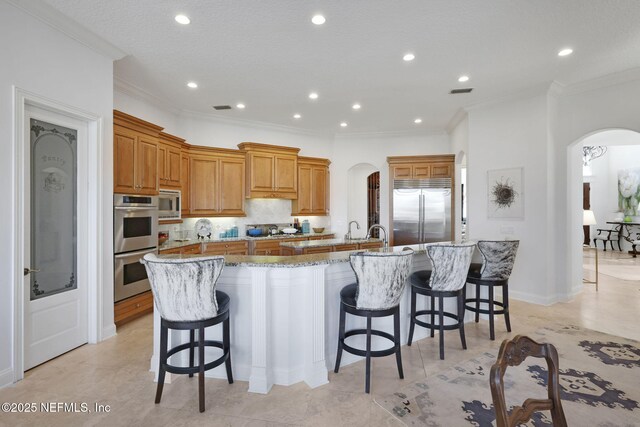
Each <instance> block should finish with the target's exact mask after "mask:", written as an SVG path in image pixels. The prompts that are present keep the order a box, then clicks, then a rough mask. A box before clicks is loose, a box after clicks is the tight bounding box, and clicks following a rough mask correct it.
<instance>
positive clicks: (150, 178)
mask: <svg viewBox="0 0 640 427" xmlns="http://www.w3.org/2000/svg"><path fill="white" fill-rule="evenodd" d="M136 152H137V158H136V162H135V163H136V173H137V176H138V179H137V181H138V182H137V184H138V191H137V193H139V194H152V195H155V194H158V143H157V141H155V140H153V139H151V138H146V137H144V136H140V137H139V138H138V144H137V149H136Z"/></svg>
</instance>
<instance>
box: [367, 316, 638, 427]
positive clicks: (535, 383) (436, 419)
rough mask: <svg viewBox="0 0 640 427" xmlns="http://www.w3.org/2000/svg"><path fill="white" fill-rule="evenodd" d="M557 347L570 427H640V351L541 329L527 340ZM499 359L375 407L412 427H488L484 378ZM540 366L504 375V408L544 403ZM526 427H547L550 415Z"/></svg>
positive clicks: (491, 418) (590, 334)
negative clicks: (528, 401)
mask: <svg viewBox="0 0 640 427" xmlns="http://www.w3.org/2000/svg"><path fill="white" fill-rule="evenodd" d="M527 335H528V336H530V337H531V338H533V339H534V340H536V341H538V342H549V343H552V344H553V345H555V346H556V349H557V350H558V354H559V358H560V383H561V385H562V394H561V399H562V405H563V409H564V412H565V415H566V417H567V422H568V425H569V426H599V427H613V426H624V427H627V426H640V343H639V342H636V341H631V340H626V339H624V338H620V337H616V336H613V335H608V334H603V333H599V332H596V331H591V330H588V329H582V328H578V327H575V326H564V327H561V326H558V327H556V328H551V327H548V328H541V329H538V330H536V331H535V332H534V333H530V334H527ZM496 358H497V351H496V352H487V353H482V354H479V355H478V356H477V357H474V358H472V359H469V360H467V361H466V362H464V363H461V364H458V365H456V366H454V367H453V368H450V369H447V370H444V371H442V372H439V373H437V374H434V375H432V376H429V377H427V378H426V379H425V380H421V381H417V382H414V383H412V384H410V385H408V386H406V387H404V388H402V389H400V390H398V391H397V392H395V393H393V394H391V395H388V396H384V397H383V398H379V399H376V402H377V403H378V404H379V405H380V406H382V407H383V408H384V409H386V410H387V411H389V412H390V413H391V414H393V415H394V416H395V417H397V418H398V419H399V420H401V421H402V422H403V423H405V424H406V425H410V426H446V427H450V426H479V427H484V426H493V425H495V413H494V411H493V404H492V399H491V390H490V387H489V371H490V369H491V365H493V363H495V361H496ZM546 379H547V370H546V362H545V361H544V359H536V358H528V359H527V360H526V361H525V362H524V363H523V364H522V365H520V366H518V367H509V368H507V373H506V375H505V381H504V382H505V396H506V399H507V404H508V405H509V406H513V405H520V404H522V402H523V401H524V400H525V399H526V398H529V397H532V398H542V399H544V398H546V392H547V389H546ZM527 425H529V426H547V425H552V423H551V416H550V414H549V413H548V412H541V413H537V414H535V415H534V418H533V420H532V421H530V422H529V424H527Z"/></svg>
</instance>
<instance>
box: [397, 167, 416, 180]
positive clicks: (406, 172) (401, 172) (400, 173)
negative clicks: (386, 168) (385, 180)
mask: <svg viewBox="0 0 640 427" xmlns="http://www.w3.org/2000/svg"><path fill="white" fill-rule="evenodd" d="M412 177H413V168H412V167H411V165H400V166H394V167H393V178H394V179H411V178H412Z"/></svg>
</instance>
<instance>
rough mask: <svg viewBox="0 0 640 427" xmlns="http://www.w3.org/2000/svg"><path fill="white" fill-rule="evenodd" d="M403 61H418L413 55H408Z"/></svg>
mask: <svg viewBox="0 0 640 427" xmlns="http://www.w3.org/2000/svg"><path fill="white" fill-rule="evenodd" d="M402 59H404V60H405V61H407V62H408V61H413V60H414V59H416V56H415V55H414V54H413V53H406V54H405V55H404V56H403V57H402Z"/></svg>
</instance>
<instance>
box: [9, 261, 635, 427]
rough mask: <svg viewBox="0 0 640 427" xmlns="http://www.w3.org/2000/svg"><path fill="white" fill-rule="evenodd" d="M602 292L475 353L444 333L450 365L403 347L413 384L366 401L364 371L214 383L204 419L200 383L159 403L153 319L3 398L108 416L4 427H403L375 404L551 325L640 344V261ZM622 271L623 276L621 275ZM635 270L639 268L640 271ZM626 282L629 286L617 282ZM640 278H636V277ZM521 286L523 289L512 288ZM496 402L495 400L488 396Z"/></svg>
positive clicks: (24, 421) (520, 322)
mask: <svg viewBox="0 0 640 427" xmlns="http://www.w3.org/2000/svg"><path fill="white" fill-rule="evenodd" d="M592 255H593V252H585V266H586V270H585V275H587V276H588V277H593V271H591V270H590V268H591V267H590V265H592V264H593V258H592ZM600 263H601V264H602V265H608V266H610V267H612V268H606V269H605V270H606V271H607V273H608V274H600V283H599V288H600V290H599V291H598V292H596V290H595V286H594V285H590V284H585V288H584V290H583V291H582V292H581V293H580V295H578V296H576V298H575V299H574V300H572V301H571V302H568V303H561V304H555V305H552V306H549V307H544V306H539V305H533V304H528V303H525V302H521V301H517V300H513V299H512V301H511V313H512V326H513V332H512V333H508V332H507V331H506V328H505V325H504V320H503V319H502V317H497V319H496V340H495V341H490V340H489V328H488V323H487V322H486V321H481V322H480V323H477V324H476V323H473V322H472V323H467V325H466V337H467V346H468V350H467V351H464V350H462V348H461V345H460V339H459V335H458V333H457V331H447V332H445V360H440V359H439V355H438V336H437V334H436V336H435V337H434V338H425V339H422V340H419V341H416V342H414V344H413V345H412V346H411V347H407V346H403V347H402V360H403V367H404V373H405V379H404V380H400V379H399V378H398V371H397V367H396V361H395V357H394V356H388V357H384V358H378V359H374V360H373V362H372V381H371V387H372V390H371V391H372V392H371V394H370V395H367V394H365V393H364V371H365V369H364V362H358V363H355V364H352V365H349V366H344V367H342V368H341V369H340V372H339V373H338V374H334V373H333V371H332V370H331V371H330V372H329V381H330V383H329V384H327V385H324V386H322V387H318V388H316V389H310V388H309V387H308V386H306V385H305V384H304V383H300V384H295V385H293V386H291V387H281V386H275V387H274V388H273V389H272V391H271V392H270V393H269V394H267V395H259V394H252V393H248V392H247V387H248V385H247V383H246V382H242V381H236V382H235V383H234V384H233V385H229V384H228V383H227V382H226V381H225V380H217V379H207V380H206V382H205V387H206V390H205V397H206V411H205V412H204V413H202V414H201V413H199V412H198V381H197V377H194V378H191V379H190V378H188V377H186V376H179V377H178V378H177V379H176V380H175V381H174V382H173V383H171V384H167V385H166V386H165V388H164V393H163V396H162V402H161V403H160V404H159V405H155V404H154V403H153V399H154V395H155V388H156V384H155V383H153V381H152V378H153V376H152V374H151V373H150V372H149V359H150V357H151V346H152V333H153V330H152V326H153V324H152V317H151V316H146V317H143V318H140V319H138V320H136V321H133V322H131V323H129V324H127V325H124V326H123V327H121V328H119V329H118V335H117V336H116V337H114V338H113V339H109V340H107V341H105V342H103V343H100V344H98V345H85V346H82V347H80V348H78V349H76V350H74V351H71V352H69V353H67V354H64V355H62V356H60V357H58V358H56V359H54V360H52V361H50V362H48V363H45V364H43V365H41V366H39V367H37V368H35V369H32V370H30V371H28V372H27V373H26V375H25V379H24V380H23V381H21V382H19V383H17V384H15V385H13V386H10V387H6V388H4V389H1V390H0V402H37V403H40V402H87V403H89V404H90V405H93V404H94V403H95V402H99V403H103V404H108V405H111V412H109V413H101V414H99V413H90V414H78V413H55V414H46V413H35V414H0V427H4V426H11V427H14V426H33V425H44V426H54V427H56V426H76V425H77V426H110V427H111V426H131V425H136V426H154V427H155V426H173V427H181V426H205V425H206V426H251V427H253V426H259V427H268V426H282V425H294V426H298V425H307V426H332V427H334V426H343V425H349V426H400V425H402V423H400V422H399V421H398V420H397V419H396V418H395V417H393V416H392V415H391V414H389V413H388V412H386V411H385V410H384V409H382V408H381V407H380V406H379V405H377V404H376V403H375V400H374V399H375V398H376V397H380V396H384V395H386V394H388V393H391V392H393V391H395V390H398V389H400V388H401V387H403V386H404V385H405V384H409V383H410V382H412V381H415V380H417V379H420V378H425V377H427V376H429V375H432V374H434V373H437V372H439V371H441V370H444V369H447V368H449V367H451V366H453V365H455V364H456V363H459V362H462V361H465V360H468V359H469V358H470V357H473V355H475V354H479V353H481V352H485V351H493V352H496V351H497V349H498V347H499V345H500V343H501V341H502V340H503V339H506V338H512V337H514V336H515V335H516V334H519V333H524V334H526V333H527V332H529V331H532V330H535V329H536V328H539V327H541V326H544V325H548V324H550V323H553V324H574V325H578V326H581V327H585V328H590V329H595V330H598V331H601V332H605V333H609V334H614V335H618V336H623V337H626V338H631V339H635V340H639V341H640V328H637V313H638V312H640V258H637V259H633V258H631V257H629V256H627V255H626V254H620V253H619V252H611V251H607V252H606V253H603V252H602V251H600ZM617 266H624V268H623V269H618V268H617ZM634 267H635V268H634ZM618 270H619V271H621V272H622V273H624V277H626V278H630V277H633V278H637V279H638V280H635V279H634V280H623V279H620V278H616V277H615V276H614V274H615V272H616V271H618ZM636 271H637V273H636ZM512 286H515V285H513V284H512ZM487 392H488V390H487Z"/></svg>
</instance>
